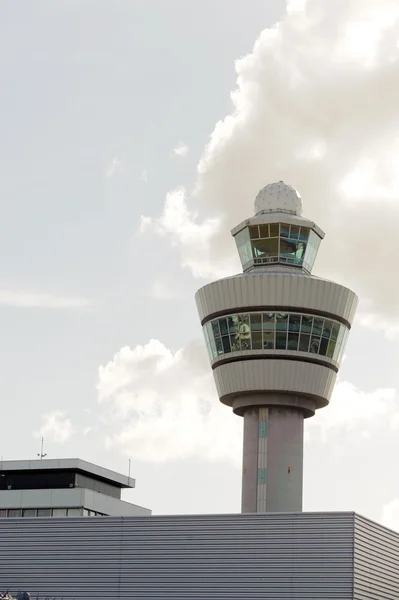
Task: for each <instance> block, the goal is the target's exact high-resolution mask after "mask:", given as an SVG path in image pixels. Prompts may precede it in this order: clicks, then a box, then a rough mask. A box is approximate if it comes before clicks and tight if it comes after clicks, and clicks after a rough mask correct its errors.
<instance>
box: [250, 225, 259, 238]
mask: <svg viewBox="0 0 399 600" xmlns="http://www.w3.org/2000/svg"><path fill="white" fill-rule="evenodd" d="M249 237H250V238H251V240H254V239H257V238H258V237H259V227H258V225H251V227H250V228H249Z"/></svg>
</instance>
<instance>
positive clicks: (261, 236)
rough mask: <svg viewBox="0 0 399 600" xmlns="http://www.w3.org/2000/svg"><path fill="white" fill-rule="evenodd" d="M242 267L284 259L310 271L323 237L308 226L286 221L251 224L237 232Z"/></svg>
mask: <svg viewBox="0 0 399 600" xmlns="http://www.w3.org/2000/svg"><path fill="white" fill-rule="evenodd" d="M235 240H236V244H237V248H238V253H239V255H240V260H241V264H242V266H243V269H244V270H246V269H248V268H249V267H251V266H254V265H255V266H256V265H264V264H273V263H282V264H286V265H294V266H300V267H303V268H304V269H306V270H307V271H309V272H310V271H311V270H312V267H313V264H314V261H315V259H316V255H317V251H318V249H319V244H320V241H321V240H320V238H319V236H318V235H317V234H316V233H315V232H314V231H312V230H310V229H309V227H299V226H298V225H289V224H285V223H265V224H262V225H250V226H249V227H245V228H244V229H242V230H241V231H239V232H238V233H237V234H236V236H235Z"/></svg>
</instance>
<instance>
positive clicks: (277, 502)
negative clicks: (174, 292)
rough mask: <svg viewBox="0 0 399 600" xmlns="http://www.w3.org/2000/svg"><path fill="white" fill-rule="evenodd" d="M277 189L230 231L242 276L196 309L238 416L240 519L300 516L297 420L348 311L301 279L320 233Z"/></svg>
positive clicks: (284, 189) (336, 348)
mask: <svg viewBox="0 0 399 600" xmlns="http://www.w3.org/2000/svg"><path fill="white" fill-rule="evenodd" d="M301 214H302V201H301V198H300V196H299V194H298V192H297V191H296V190H295V189H294V188H292V187H291V186H289V185H286V184H284V183H283V182H282V181H280V182H278V183H273V184H270V185H267V186H266V187H265V188H263V189H262V190H261V191H260V192H259V194H258V195H257V197H256V200H255V216H254V217H251V218H250V219H247V220H246V221H243V222H242V223H240V224H239V225H237V227H235V228H234V229H233V230H232V235H233V236H234V238H235V241H236V243H237V248H238V252H239V255H240V259H241V263H242V267H243V273H240V274H238V275H234V276H233V277H227V278H225V279H220V280H218V281H215V282H213V283H210V284H208V285H206V286H204V287H203V288H201V289H200V290H199V291H198V292H197V294H196V302H197V307H198V312H199V315H200V319H201V323H202V325H203V329H204V334H205V340H206V345H207V348H208V352H209V355H210V359H211V366H212V369H213V374H214V378H215V383H216V388H217V391H218V394H219V398H220V401H221V402H222V403H223V404H226V405H227V406H230V407H231V408H232V409H233V411H234V413H235V414H237V415H240V416H242V417H243V418H244V448H243V473H242V512H245V513H247V512H290V511H301V510H302V481H303V426H304V419H305V418H307V417H311V416H313V415H314V414H315V411H316V409H318V408H322V407H324V406H326V405H327V404H328V403H329V400H330V397H331V393H332V390H333V387H334V383H335V380H336V377H337V373H338V369H339V366H340V361H341V358H342V355H343V352H344V348H345V343H346V340H347V336H348V333H349V330H350V327H351V323H352V321H353V317H354V314H355V310H356V306H357V296H356V295H355V294H354V292H352V291H351V290H349V289H348V288H346V287H343V286H342V285H339V284H337V283H333V282H332V281H327V280H325V279H321V278H319V277H315V276H313V275H312V274H311V271H312V268H313V264H314V262H315V258H316V255H317V251H318V248H319V244H320V242H321V240H322V239H323V237H324V233H323V231H321V229H320V228H319V227H318V226H317V225H316V224H315V223H313V222H312V221H309V220H308V219H305V218H303V217H302V216H301Z"/></svg>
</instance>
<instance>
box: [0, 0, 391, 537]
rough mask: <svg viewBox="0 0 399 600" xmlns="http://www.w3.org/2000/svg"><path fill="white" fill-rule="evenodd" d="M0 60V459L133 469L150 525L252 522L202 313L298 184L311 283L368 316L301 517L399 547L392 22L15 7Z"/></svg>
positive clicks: (278, 9) (5, 17)
mask: <svg viewBox="0 0 399 600" xmlns="http://www.w3.org/2000/svg"><path fill="white" fill-rule="evenodd" d="M277 23H279V24H278V25H277ZM0 50H1V52H0V80H1V90H2V93H1V95H0V132H1V138H0V140H1V142H0V198H1V203H2V219H1V221H0V256H1V258H0V323H1V336H0V358H1V364H2V369H1V370H0V393H1V396H2V398H3V401H2V411H3V418H2V425H3V427H2V443H1V444H0V453H1V455H2V456H3V457H4V459H17V458H21V459H22V458H23V459H29V458H32V459H33V458H35V457H36V455H37V453H38V452H39V451H40V439H39V438H40V435H44V437H45V452H46V453H47V454H48V457H49V458H57V457H80V458H82V459H85V460H89V461H92V462H95V463H99V464H102V465H104V466H106V467H109V468H111V469H114V470H117V471H121V472H124V473H127V470H128V460H129V458H130V459H131V465H132V467H131V474H132V476H134V477H136V479H137V488H136V490H133V491H129V492H126V493H125V494H124V498H125V499H127V500H130V501H132V502H135V503H137V504H141V505H143V506H146V507H149V508H151V509H152V510H153V512H154V514H165V513H171V514H172V513H173V514H175V513H217V512H238V511H239V510H240V494H241V490H240V480H241V465H240V461H241V448H242V439H241V436H242V431H241V429H242V421H241V419H240V418H239V417H235V416H234V415H232V414H231V412H230V410H229V409H228V408H226V407H224V406H221V405H219V402H218V398H217V394H216V390H215V387H214V384H213V379H212V374H211V370H210V367H209V364H208V358H207V356H206V353H205V348H204V344H203V338H202V332H201V328H200V324H199V320H198V316H197V312H196V307H195V302H194V293H195V291H196V290H197V289H198V288H199V287H201V286H202V285H204V284H205V283H207V282H208V281H211V280H212V279H215V278H217V277H219V276H223V275H229V274H233V273H234V272H237V271H238V270H239V264H238V258H237V257H236V252H235V248H234V245H233V242H232V240H231V236H230V233H229V232H230V229H231V228H232V227H233V226H234V225H236V224H237V223H238V222H240V221H241V220H243V219H244V218H245V217H248V216H251V215H252V214H253V200H254V197H255V195H256V193H257V192H258V190H259V189H260V188H261V187H263V186H264V185H265V184H267V183H269V182H271V181H275V180H280V179H283V180H284V181H285V182H286V183H289V184H291V185H293V186H294V187H296V188H297V189H298V190H299V192H300V193H301V196H302V199H303V205H304V212H303V214H304V216H305V217H307V218H310V219H312V220H315V221H316V222H317V224H318V225H319V226H320V227H321V228H322V229H323V230H324V231H326V238H325V241H324V242H323V244H322V247H321V250H320V254H319V258H318V260H317V262H316V266H315V269H314V273H315V274H316V275H319V276H322V277H326V278H331V279H334V280H336V281H338V282H340V283H343V284H345V285H348V286H349V287H351V288H352V289H354V290H355V291H356V292H357V293H358V294H359V296H360V299H361V301H360V306H359V310H358V315H357V319H356V322H355V324H354V327H353V329H352V332H351V335H350V340H349V343H348V346H347V349H346V357H345V360H344V363H343V365H342V368H341V371H340V375H339V382H338V384H337V387H336V391H335V393H334V397H333V400H332V402H331V405H330V407H328V408H326V409H323V410H321V411H320V412H319V413H318V415H317V416H316V417H314V418H313V419H310V420H308V421H307V422H306V447H305V480H304V484H305V486H304V489H305V494H304V509H305V510H320V511H323V510H356V511H358V512H360V513H362V514H363V515H365V516H367V517H370V518H372V519H375V520H377V521H380V522H384V523H385V524H388V525H389V526H392V527H395V528H397V529H399V478H398V476H397V465H396V462H397V456H398V454H399V405H398V400H399V397H398V394H399V392H398V390H399V371H398V368H397V364H398V359H399V319H398V304H399V286H398V283H397V277H396V275H395V266H396V264H397V259H398V258H399V250H398V246H397V242H396V240H397V235H398V234H397V230H398V227H399V177H398V172H399V117H398V111H397V106H398V105H399V6H398V4H397V1H396V0H352V2H347V0H334V2H331V0H318V1H317V2H315V0H308V1H307V2H306V0H295V1H292V2H290V3H289V6H288V7H286V3H285V2H284V1H283V0H268V1H266V0H263V1H261V0H246V1H245V2H244V1H240V0H228V1H227V0H220V1H219V2H215V0H203V1H202V2H194V1H192V2H188V1H187V0H164V1H161V0H112V1H110V0H36V1H35V2H31V3H18V2H15V1H14V0H3V2H2V3H1V4H0ZM237 59H241V60H238V61H237Z"/></svg>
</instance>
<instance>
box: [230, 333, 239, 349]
mask: <svg viewBox="0 0 399 600" xmlns="http://www.w3.org/2000/svg"><path fill="white" fill-rule="evenodd" d="M230 344H231V351H232V352H238V350H240V338H239V337H238V335H237V334H236V335H231V336H230Z"/></svg>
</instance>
